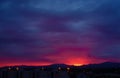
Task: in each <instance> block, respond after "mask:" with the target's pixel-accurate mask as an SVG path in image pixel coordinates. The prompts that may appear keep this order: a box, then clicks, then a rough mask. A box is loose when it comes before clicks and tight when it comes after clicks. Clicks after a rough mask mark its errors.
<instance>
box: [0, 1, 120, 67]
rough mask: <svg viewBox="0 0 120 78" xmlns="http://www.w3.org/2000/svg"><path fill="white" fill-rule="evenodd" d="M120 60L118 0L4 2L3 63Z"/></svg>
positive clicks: (0, 7) (0, 25)
mask: <svg viewBox="0 0 120 78" xmlns="http://www.w3.org/2000/svg"><path fill="white" fill-rule="evenodd" d="M106 61H109V62H120V0H0V66H7V65H49V64H55V63H64V64H69V65H74V64H80V65H81V64H82V65H83V64H91V63H102V62H106Z"/></svg>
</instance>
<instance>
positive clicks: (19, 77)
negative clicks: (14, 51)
mask: <svg viewBox="0 0 120 78" xmlns="http://www.w3.org/2000/svg"><path fill="white" fill-rule="evenodd" d="M0 78H120V63H111V62H105V63H101V64H90V65H84V66H72V65H71V66H70V65H65V64H53V65H48V66H6V67H1V68H0Z"/></svg>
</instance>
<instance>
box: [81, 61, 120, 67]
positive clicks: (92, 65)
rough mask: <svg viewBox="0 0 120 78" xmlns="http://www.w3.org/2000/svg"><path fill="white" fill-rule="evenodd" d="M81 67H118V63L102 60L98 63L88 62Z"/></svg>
mask: <svg viewBox="0 0 120 78" xmlns="http://www.w3.org/2000/svg"><path fill="white" fill-rule="evenodd" d="M81 68H120V63H114V62H104V63H100V64H89V65H84V66H81Z"/></svg>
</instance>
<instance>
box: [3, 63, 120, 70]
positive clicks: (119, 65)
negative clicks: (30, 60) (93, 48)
mask: <svg viewBox="0 0 120 78" xmlns="http://www.w3.org/2000/svg"><path fill="white" fill-rule="evenodd" d="M9 67H11V68H13V69H14V68H16V67H19V68H20V69H41V68H42V67H44V68H53V69H54V68H58V67H61V68H67V67H71V68H120V63H114V62H105V63H100V64H88V65H83V66H77V67H76V66H72V65H66V64H52V65H47V66H26V65H22V66H6V67H1V69H6V68H9Z"/></svg>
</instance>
